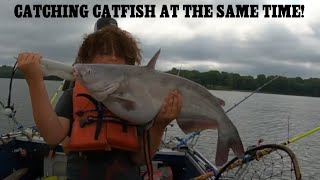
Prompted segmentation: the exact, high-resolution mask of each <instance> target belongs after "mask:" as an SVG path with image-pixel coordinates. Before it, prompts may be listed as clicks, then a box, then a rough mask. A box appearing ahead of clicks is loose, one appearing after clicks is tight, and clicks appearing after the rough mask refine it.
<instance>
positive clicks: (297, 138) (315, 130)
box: [192, 126, 320, 180]
mask: <svg viewBox="0 0 320 180" xmlns="http://www.w3.org/2000/svg"><path fill="white" fill-rule="evenodd" d="M317 131H320V126H318V127H316V128H313V129H311V130H309V131H307V132H305V133H303V134H300V135H298V136H296V137H294V138H291V139H290V140H288V141H286V142H283V143H280V144H281V145H284V146H286V145H288V144H290V143H293V142H296V141H298V140H300V139H302V138H305V137H307V136H309V135H311V134H313V133H315V132H317ZM261 151H264V154H263V156H266V155H268V154H270V153H272V152H273V151H272V149H270V151H267V150H261ZM263 156H260V158H261V157H263ZM251 160H254V158H253V159H251ZM243 162H245V163H247V162H250V161H243V160H242V159H238V160H237V161H236V162H234V163H233V164H236V165H235V166H232V168H231V169H233V168H236V167H238V166H241V165H242V164H243ZM222 169H223V168H220V169H218V170H217V169H215V170H217V171H218V172H221V170H222ZM216 174H217V173H216V172H208V173H205V174H202V175H200V176H198V177H195V178H193V179H192V180H203V179H207V178H209V177H212V176H216Z"/></svg>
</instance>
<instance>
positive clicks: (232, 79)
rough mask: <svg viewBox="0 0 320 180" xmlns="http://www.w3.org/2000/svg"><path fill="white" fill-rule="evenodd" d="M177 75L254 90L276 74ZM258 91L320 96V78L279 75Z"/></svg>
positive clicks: (218, 85)
mask: <svg viewBox="0 0 320 180" xmlns="http://www.w3.org/2000/svg"><path fill="white" fill-rule="evenodd" d="M178 72H179V70H178V69H176V68H173V69H171V70H170V71H167V73H170V74H174V75H177V74H178ZM179 76H182V77H184V78H186V79H189V80H192V81H194V82H197V83H199V84H201V85H203V86H204V87H206V88H208V89H213V90H238V91H255V90H256V89H258V88H259V87H261V86H262V85H264V84H265V83H267V82H269V81H270V80H272V79H274V78H275V77H276V76H265V75H263V74H259V75H258V76H257V77H255V78H254V77H252V76H240V75H239V74H236V73H227V72H219V71H215V70H211V71H207V72H199V71H196V70H180V72H179ZM259 92H264V93H273V94H286V95H298V96H312V97H320V79H319V78H309V79H302V78H301V77H295V78H287V77H283V76H280V77H278V78H277V79H276V80H274V81H273V82H271V83H270V84H268V85H267V86H265V87H264V88H262V89H261V90H260V91H259Z"/></svg>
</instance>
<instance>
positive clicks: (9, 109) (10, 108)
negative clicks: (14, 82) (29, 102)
mask: <svg viewBox="0 0 320 180" xmlns="http://www.w3.org/2000/svg"><path fill="white" fill-rule="evenodd" d="M0 104H1V107H2V109H3V110H2V111H0V112H1V113H2V114H3V115H5V116H7V117H9V118H10V119H11V118H13V117H14V116H15V115H16V112H17V111H16V110H14V105H12V106H7V107H5V106H4V104H3V103H2V102H1V101H0Z"/></svg>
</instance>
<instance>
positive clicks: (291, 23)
mask: <svg viewBox="0 0 320 180" xmlns="http://www.w3.org/2000/svg"><path fill="white" fill-rule="evenodd" d="M61 2H62V1H59V0H51V1H30V0H23V1H22V0H20V1H17V0H12V1H2V2H1V6H0V24H1V28H0V64H2V65H3V64H5V65H13V63H14V59H13V56H17V55H18V53H19V52H22V51H34V52H40V53H41V54H42V55H43V56H44V57H45V58H49V59H54V60H58V61H62V62H64V63H69V64H71V63H72V62H73V61H74V58H75V56H76V54H77V50H78V48H79V46H80V44H81V42H82V40H83V37H84V34H85V33H91V32H93V27H94V23H95V21H96V18H95V17H94V16H93V14H92V12H93V11H92V8H93V6H94V5H95V4H100V5H105V4H106V2H107V1H97V0H96V1H90V3H89V1H81V0H80V1H75V0H73V1H68V0H66V1H63V2H64V4H80V5H81V4H87V5H88V10H89V14H88V18H44V17H41V18H16V17H15V15H14V8H15V6H16V5H17V4H22V5H26V4H29V5H32V4H42V5H43V4H45V3H46V4H61ZM194 2H196V3H193V4H207V5H213V7H214V8H213V15H214V16H213V17H212V18H185V17H184V11H183V9H182V5H184V4H191V3H190V1H182V0H180V1H161V2H157V3H156V1H154V2H151V1H146V0H145V1H135V0H132V1H121V4H156V7H157V8H156V11H155V12H156V16H157V18H130V17H127V18H118V19H117V20H118V24H119V27H121V28H123V29H125V30H127V31H129V32H131V33H132V34H134V35H135V37H136V38H138V40H139V41H140V42H141V44H140V46H141V48H142V50H143V64H146V63H147V61H148V60H149V58H150V57H151V56H152V55H153V54H154V53H155V52H156V51H157V50H158V49H159V48H161V50H162V51H161V55H160V59H159V60H158V64H157V66H156V68H157V69H159V70H168V69H171V68H173V67H176V68H179V67H180V66H182V69H195V70H198V71H208V70H219V71H226V72H234V73H239V74H241V75H252V76H255V75H258V74H266V75H283V73H286V74H285V76H287V77H297V76H300V77H303V78H309V77H316V78H320V51H319V49H320V20H319V19H320V11H319V7H320V1H316V0H265V1H263V0H215V1H205V0H203V1H194ZM108 4H109V6H110V5H112V4H119V3H118V2H117V1H108ZM163 4H166V5H170V4H179V5H180V9H179V11H178V18H158V17H159V15H160V9H161V7H162V5H163ZM218 4H224V5H227V4H233V5H235V4H258V5H259V10H258V12H259V18H243V19H241V18H219V19H218V18H216V16H215V14H216V6H217V5H218ZM263 4H303V5H304V6H305V10H304V18H263V11H262V5H263ZM24 7H25V6H24ZM225 8H226V7H225ZM32 12H33V14H34V11H32ZM111 12H112V11H111Z"/></svg>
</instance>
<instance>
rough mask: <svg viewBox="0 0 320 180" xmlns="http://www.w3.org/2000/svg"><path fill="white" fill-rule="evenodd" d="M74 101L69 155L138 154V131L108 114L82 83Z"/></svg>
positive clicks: (73, 96)
mask: <svg viewBox="0 0 320 180" xmlns="http://www.w3.org/2000/svg"><path fill="white" fill-rule="evenodd" d="M72 98H73V119H74V121H73V123H72V131H71V136H70V142H69V145H68V150H69V151H87V150H107V151H108V150H111V149H112V148H117V149H122V150H127V151H133V152H137V151H138V150H139V148H140V147H139V146H140V144H139V141H138V135H137V127H136V126H134V125H130V124H129V123H128V122H126V121H124V120H121V119H120V118H118V117H117V116H115V115H114V114H113V113H112V112H110V111H109V110H107V109H106V107H105V106H104V105H103V104H102V103H101V102H98V101H96V100H95V99H93V98H92V97H91V96H89V94H88V91H87V90H86V89H85V88H84V87H83V86H82V85H81V84H80V83H79V82H75V86H74V89H73V95H72Z"/></svg>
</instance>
